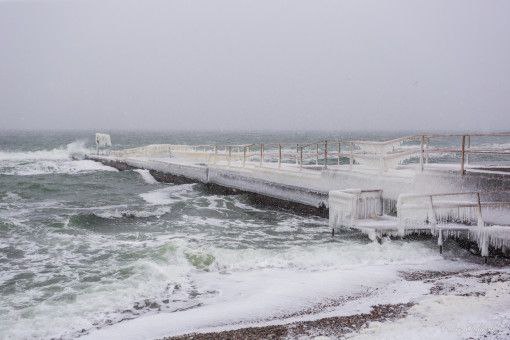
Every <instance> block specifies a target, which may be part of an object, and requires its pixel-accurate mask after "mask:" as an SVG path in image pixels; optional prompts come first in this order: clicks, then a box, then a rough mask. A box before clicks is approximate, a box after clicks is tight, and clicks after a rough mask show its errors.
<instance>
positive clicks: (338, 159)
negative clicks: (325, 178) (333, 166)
mask: <svg viewBox="0 0 510 340" xmlns="http://www.w3.org/2000/svg"><path fill="white" fill-rule="evenodd" d="M340 144H341V143H340V142H338V157H337V160H336V163H337V165H340V151H341V150H340Z"/></svg>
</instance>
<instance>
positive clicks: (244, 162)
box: [243, 146, 246, 168]
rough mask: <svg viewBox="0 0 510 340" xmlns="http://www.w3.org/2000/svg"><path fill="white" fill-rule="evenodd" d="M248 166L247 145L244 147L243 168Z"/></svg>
mask: <svg viewBox="0 0 510 340" xmlns="http://www.w3.org/2000/svg"><path fill="white" fill-rule="evenodd" d="M245 166H246V146H244V147H243V168H244V167H245Z"/></svg>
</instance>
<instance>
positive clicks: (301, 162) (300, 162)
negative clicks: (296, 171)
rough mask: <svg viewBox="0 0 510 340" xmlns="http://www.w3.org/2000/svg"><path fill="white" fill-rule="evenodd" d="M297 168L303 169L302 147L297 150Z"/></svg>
mask: <svg viewBox="0 0 510 340" xmlns="http://www.w3.org/2000/svg"><path fill="white" fill-rule="evenodd" d="M299 168H300V169H303V147H302V146H301V147H300V148H299Z"/></svg>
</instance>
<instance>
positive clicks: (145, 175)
mask: <svg viewBox="0 0 510 340" xmlns="http://www.w3.org/2000/svg"><path fill="white" fill-rule="evenodd" d="M133 171H135V172H137V173H139V174H140V176H142V179H143V180H144V181H145V183H147V184H157V183H158V181H156V179H155V178H154V177H152V175H151V173H150V172H149V170H145V169H135V170H133Z"/></svg>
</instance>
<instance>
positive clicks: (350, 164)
mask: <svg viewBox="0 0 510 340" xmlns="http://www.w3.org/2000/svg"><path fill="white" fill-rule="evenodd" d="M350 148H351V150H350V154H349V170H352V164H353V163H354V159H353V156H354V155H353V154H354V144H353V142H350Z"/></svg>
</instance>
